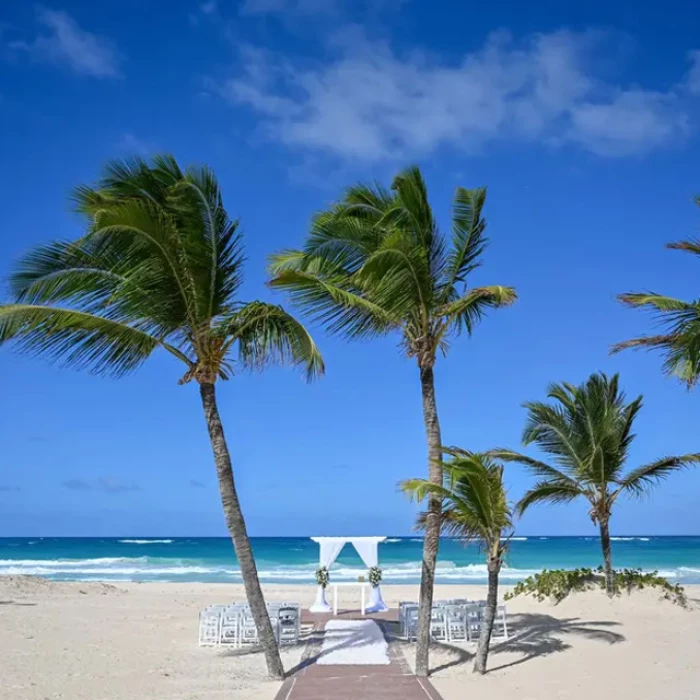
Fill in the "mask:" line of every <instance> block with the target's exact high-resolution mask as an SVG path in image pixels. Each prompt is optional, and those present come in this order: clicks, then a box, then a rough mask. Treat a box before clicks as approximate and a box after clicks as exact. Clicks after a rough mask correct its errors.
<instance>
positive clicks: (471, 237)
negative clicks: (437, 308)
mask: <svg viewBox="0 0 700 700" xmlns="http://www.w3.org/2000/svg"><path fill="white" fill-rule="evenodd" d="M485 203H486V188H485V187H475V188H474V189H465V188H464V187H458V188H457V190H456V191H455V195H454V199H453V202H452V247H451V249H450V252H449V253H448V255H447V261H446V266H445V282H444V284H443V299H445V300H447V298H448V296H449V294H450V291H451V290H452V289H453V288H454V286H455V284H458V283H460V282H464V283H466V281H467V277H468V275H469V274H470V273H471V272H473V271H474V270H475V269H476V268H477V267H479V266H480V265H481V261H480V260H479V258H480V257H481V254H482V253H483V252H484V250H485V248H486V243H487V241H486V238H485V237H484V231H485V229H486V221H484V219H482V217H481V212H482V210H483V208H484V204H485Z"/></svg>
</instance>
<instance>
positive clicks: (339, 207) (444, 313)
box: [271, 167, 516, 676]
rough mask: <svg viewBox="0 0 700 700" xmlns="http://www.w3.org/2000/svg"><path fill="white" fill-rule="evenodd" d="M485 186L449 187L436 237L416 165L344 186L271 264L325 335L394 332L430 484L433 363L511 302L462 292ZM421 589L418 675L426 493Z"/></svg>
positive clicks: (426, 618)
mask: <svg viewBox="0 0 700 700" xmlns="http://www.w3.org/2000/svg"><path fill="white" fill-rule="evenodd" d="M485 201H486V190H485V189H484V188H476V189H472V190H467V189H464V188H462V187H459V188H457V190H456V192H455V195H454V200H453V206H452V237H451V240H450V241H448V240H446V239H445V237H444V236H443V235H441V234H440V232H439V230H438V227H437V223H436V221H435V218H434V216H433V212H432V209H431V207H430V204H429V202H428V193H427V190H426V185H425V182H424V180H423V177H422V175H421V173H420V170H419V169H418V168H416V167H412V168H408V169H407V170H405V171H403V172H401V173H400V174H399V175H398V176H397V177H396V178H395V179H394V181H393V184H392V186H391V189H390V190H387V189H386V188H384V187H382V186H380V185H363V184H359V185H356V186H354V187H351V188H350V189H349V190H347V192H346V193H345V196H344V197H343V199H342V200H341V201H340V202H339V203H337V204H335V205H334V206H332V207H331V208H330V209H329V210H327V211H325V212H322V213H320V214H318V215H317V216H316V217H315V218H314V220H313V222H312V225H311V231H310V233H309V235H308V238H307V240H306V243H305V245H304V248H303V250H292V251H284V252H282V253H278V254H277V255H274V256H273V257H272V259H271V272H272V274H273V279H272V282H271V284H272V286H273V287H276V288H280V289H284V290H287V291H288V292H289V293H290V294H291V297H292V300H293V301H294V302H296V303H297V304H299V305H300V306H301V307H302V308H303V309H304V310H306V311H308V312H309V313H310V314H311V315H312V316H313V317H314V318H315V319H316V320H317V321H320V322H322V323H323V324H325V326H326V327H327V328H328V330H330V331H331V332H333V333H338V334H340V335H343V336H345V337H347V338H352V339H362V338H369V337H375V336H379V335H384V334H388V333H390V332H393V331H397V332H398V333H399V334H400V336H401V345H402V349H403V351H404V352H405V353H406V355H407V356H408V357H411V358H415V360H416V363H417V365H418V371H419V374H420V384H421V392H422V400H423V419H424V422H425V431H426V435H427V442H428V469H429V474H430V480H431V481H432V482H433V483H434V484H436V485H439V484H441V483H442V471H441V469H440V466H439V462H440V459H441V457H442V452H441V445H442V436H441V433H440V422H439V420H438V411H437V402H436V398H435V384H434V366H435V362H436V359H437V356H438V353H441V354H443V355H446V354H447V352H448V350H449V346H450V341H451V340H452V339H453V338H454V337H455V336H457V335H459V334H460V333H462V332H466V333H467V334H470V333H471V332H472V330H473V329H474V326H475V325H476V323H477V322H478V321H479V320H480V319H481V317H482V316H483V315H484V313H485V312H486V311H487V310H488V309H493V308H498V307H500V306H504V305H507V304H510V303H512V302H513V301H514V300H515V298H516V295H515V291H514V290H513V289H512V288H511V287H501V286H491V287H474V288H471V289H470V288H468V287H467V281H468V278H469V277H470V274H471V273H472V272H473V271H474V270H475V269H476V268H477V267H479V266H480V264H481V256H482V253H483V251H484V248H485V247H486V238H485V237H484V229H485V227H486V222H485V221H484V219H483V218H482V216H481V212H482V209H483V206H484V203H485ZM428 513H429V515H428V519H427V522H426V528H425V541H424V549H423V566H422V575H421V587H420V613H419V623H418V645H417V653H416V672H417V673H418V675H423V676H425V675H427V673H428V645H429V642H430V610H431V607H432V598H433V580H434V577H435V561H436V558H437V551H438V543H439V535H440V500H439V498H437V497H434V496H432V495H430V503H429V507H428Z"/></svg>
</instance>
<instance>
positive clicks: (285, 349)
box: [0, 155, 323, 678]
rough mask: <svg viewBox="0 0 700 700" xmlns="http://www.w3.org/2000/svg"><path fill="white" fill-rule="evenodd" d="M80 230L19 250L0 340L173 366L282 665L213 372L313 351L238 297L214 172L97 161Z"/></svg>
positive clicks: (310, 362) (300, 336) (264, 638)
mask: <svg viewBox="0 0 700 700" xmlns="http://www.w3.org/2000/svg"><path fill="white" fill-rule="evenodd" d="M74 198H75V203H76V208H77V211H78V212H80V213H81V214H82V215H83V216H84V217H85V220H86V224H87V233H86V234H85V235H84V236H83V237H82V238H79V239H78V240H76V241H59V242H54V243H49V244H47V245H44V246H41V247H39V248H37V249H36V250H34V251H32V252H30V253H29V254H28V255H27V256H26V257H25V258H24V259H23V260H22V261H21V262H20V264H19V265H18V267H17V269H16V270H15V272H14V274H13V275H12V276H11V279H10V284H11V288H12V290H13V293H14V297H15V303H13V304H7V305H3V306H0V344H2V343H5V342H8V341H15V343H16V344H17V346H18V348H19V349H20V350H22V351H25V352H28V353H33V354H42V355H46V356H48V357H49V358H51V359H52V360H58V361H62V362H63V363H64V364H66V365H70V366H73V367H77V368H85V369H88V370H91V371H92V372H94V373H96V374H101V375H112V376H120V375H123V374H125V373H127V372H130V371H132V370H135V369H136V368H137V367H139V366H140V365H141V364H142V363H143V362H144V361H145V360H146V359H147V358H149V357H150V356H151V354H152V353H153V352H154V351H155V350H164V351H166V352H167V353H169V354H170V355H171V356H173V357H175V358H177V359H178V360H179V361H181V362H182V363H184V365H185V367H184V376H183V377H182V379H181V380H180V383H188V382H196V384H197V385H198V386H199V393H200V397H201V401H202V407H203V409H204V415H205V418H206V422H207V427H208V430H209V437H210V440H211V446H212V450H213V453H214V462H215V465H216V472H217V476H218V480H219V488H220V490H221V501H222V504H223V509H224V515H225V518H226V524H227V526H228V530H229V533H230V535H231V539H232V540H233V545H234V549H235V552H236V557H237V559H238V563H239V566H240V570H241V575H242V578H243V582H244V585H245V591H246V596H247V598H248V602H249V604H250V607H251V611H252V614H253V616H254V618H255V623H256V626H257V628H258V633H259V637H260V642H261V645H262V647H263V649H264V652H265V656H266V660H267V666H268V671H269V673H270V675H272V676H273V677H276V678H281V677H282V676H283V673H284V671H283V668H282V662H281V659H280V655H279V650H278V649H277V645H276V642H275V638H274V635H273V632H272V627H271V625H270V620H269V618H268V615H267V610H266V607H265V601H264V598H263V594H262V590H261V588H260V582H259V580H258V574H257V569H256V566H255V561H254V559H253V553H252V549H251V545H250V541H249V539H248V535H247V532H246V526H245V521H244V519H243V513H242V511H241V506H240V503H239V500H238V495H237V493H236V488H235V484H234V479H233V471H232V467H231V457H230V454H229V451H228V446H227V443H226V439H225V437H224V430H223V426H222V423H221V418H220V416H219V410H218V407H217V400H216V383H217V381H218V380H219V379H228V378H230V377H231V376H233V375H234V374H235V373H236V372H238V371H242V370H247V369H259V368H262V367H264V366H265V365H267V364H268V363H271V362H282V363H285V362H290V363H294V364H299V365H302V366H303V367H304V368H305V369H306V374H307V376H308V377H309V378H311V377H313V376H315V375H318V374H321V373H322V372H323V361H322V359H321V356H320V354H319V351H318V349H317V347H316V345H315V344H314V342H313V340H312V338H311V337H310V335H309V334H308V332H307V331H306V330H305V329H304V327H303V326H302V325H301V324H300V323H298V322H297V321H296V320H295V319H294V318H293V317H292V316H290V315H289V314H287V313H286V312H285V311H283V310H282V308H280V307H279V306H275V305H272V304H267V303H263V302H261V301H252V302H248V303H244V302H241V301H237V300H236V298H235V296H236V292H237V291H238V289H239V287H240V285H241V282H242V273H243V253H242V243H241V237H240V234H239V232H238V222H237V221H231V220H230V219H229V218H228V215H227V214H226V211H225V209H224V205H223V201H222V197H221V191H220V189H219V186H218V184H217V181H216V178H215V176H214V173H213V172H211V171H210V170H209V169H207V168H206V167H199V168H190V169H188V170H186V171H183V170H181V169H180V167H179V166H178V164H177V162H176V161H175V159H174V158H173V157H172V156H168V155H166V156H160V157H156V158H154V159H153V161H152V163H151V164H148V163H147V162H145V161H143V160H140V159H134V160H129V161H125V162H113V163H111V164H109V165H108V166H107V168H106V170H105V172H104V175H103V177H102V178H101V180H100V181H99V183H98V185H97V187H96V188H92V187H87V186H86V187H80V188H78V190H77V191H76V192H75V197H74Z"/></svg>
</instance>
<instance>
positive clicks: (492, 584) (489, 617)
mask: <svg viewBox="0 0 700 700" xmlns="http://www.w3.org/2000/svg"><path fill="white" fill-rule="evenodd" d="M487 566H488V570H489V590H488V594H487V595H486V606H485V607H484V613H483V615H482V617H481V632H480V634H479V644H478V645H477V647H476V656H475V657H474V673H481V674H484V673H486V661H487V659H488V656H489V647H490V646H491V633H492V632H493V621H494V620H495V618H496V608H497V607H498V574H499V573H500V570H501V562H500V561H499V560H497V559H489V561H488V564H487Z"/></svg>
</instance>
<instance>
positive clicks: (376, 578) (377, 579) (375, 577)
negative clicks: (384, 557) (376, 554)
mask: <svg viewBox="0 0 700 700" xmlns="http://www.w3.org/2000/svg"><path fill="white" fill-rule="evenodd" d="M368 578H369V582H370V583H371V584H372V586H373V587H374V588H376V587H377V586H378V585H379V584H380V583H381V580H382V570H381V569H380V568H379V567H378V566H373V567H372V568H371V569H370V570H369V571H368Z"/></svg>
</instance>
